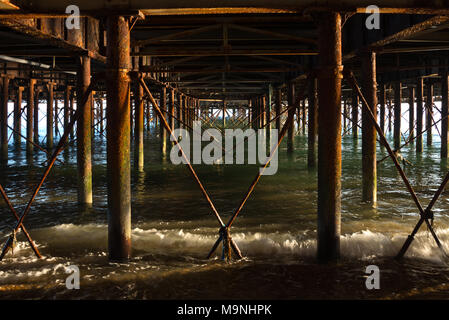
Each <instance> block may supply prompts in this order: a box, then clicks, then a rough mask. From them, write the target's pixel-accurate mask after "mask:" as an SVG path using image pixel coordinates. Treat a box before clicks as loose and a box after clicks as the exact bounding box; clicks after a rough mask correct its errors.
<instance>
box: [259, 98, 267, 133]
mask: <svg viewBox="0 0 449 320" xmlns="http://www.w3.org/2000/svg"><path fill="white" fill-rule="evenodd" d="M260 112H261V116H260V127H261V128H263V131H264V134H266V129H265V127H264V126H265V124H266V123H267V97H266V96H265V95H263V96H261V97H260Z"/></svg>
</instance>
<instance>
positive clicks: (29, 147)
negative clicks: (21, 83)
mask: <svg viewBox="0 0 449 320" xmlns="http://www.w3.org/2000/svg"><path fill="white" fill-rule="evenodd" d="M35 84H36V80H35V79H30V83H29V85H28V107H27V143H26V153H27V157H30V156H32V155H33V147H34V146H33V143H32V142H33V116H34V85H35Z"/></svg>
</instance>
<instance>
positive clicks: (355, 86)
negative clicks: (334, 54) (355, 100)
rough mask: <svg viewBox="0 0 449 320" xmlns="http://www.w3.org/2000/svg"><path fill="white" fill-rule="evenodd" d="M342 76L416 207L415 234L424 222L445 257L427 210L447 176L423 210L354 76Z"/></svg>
mask: <svg viewBox="0 0 449 320" xmlns="http://www.w3.org/2000/svg"><path fill="white" fill-rule="evenodd" d="M344 75H345V78H346V80H347V81H348V82H349V84H350V85H351V86H352V88H353V89H354V90H355V91H356V93H357V95H358V96H359V97H360V99H361V100H362V106H363V107H364V108H365V109H366V110H367V113H368V116H369V118H370V119H371V121H372V122H373V125H374V127H375V128H376V131H377V133H378V134H379V138H380V141H381V143H382V144H383V145H384V146H385V148H386V149H387V151H388V154H389V155H390V157H391V159H392V160H393V162H394V165H395V167H396V169H397V170H398V172H399V175H400V176H401V178H402V180H403V181H404V184H405V185H406V187H407V190H408V191H409V193H410V195H411V197H412V199H413V201H414V202H415V205H416V207H417V208H418V210H419V214H420V216H421V220H422V221H421V220H420V222H418V225H417V226H416V227H415V229H416V232H417V231H418V229H419V227H420V226H421V224H422V223H423V222H425V223H426V225H427V228H428V229H429V231H430V233H431V234H432V237H433V238H434V240H435V242H436V244H437V246H438V248H439V249H440V250H441V252H442V253H443V254H444V255H446V253H445V252H444V250H443V247H442V246H441V243H440V240H439V239H438V237H437V235H436V233H435V231H434V230H433V228H432V225H431V224H430V222H429V219H431V218H432V216H431V215H430V209H429V208H432V206H433V205H434V203H435V202H436V200H437V199H438V197H439V196H440V194H441V193H442V191H443V189H444V186H445V185H446V183H447V182H448V179H449V176H446V178H445V179H444V180H443V183H442V184H441V186H440V188H439V189H438V191H437V193H436V194H435V196H434V199H432V201H431V202H430V204H429V206H428V208H427V209H426V210H424V209H423V207H422V205H421V203H420V202H419V199H418V197H417V195H416V193H415V191H414V190H413V187H412V186H411V184H410V182H409V180H408V178H407V176H406V175H405V173H404V170H402V168H401V165H400V164H399V162H398V159H397V158H396V156H395V154H394V152H393V150H392V149H391V147H390V144H389V143H388V141H387V139H386V138H385V135H384V134H383V132H382V130H381V128H380V127H379V125H378V123H377V121H376V117H375V116H374V114H373V112H372V111H371V108H370V107H369V105H368V102H367V101H366V99H365V97H364V95H363V93H362V91H361V90H360V87H359V86H358V84H357V81H356V79H355V77H354V74H353V73H352V72H351V71H350V70H347V69H345V70H344ZM448 175H449V173H448ZM414 231H415V230H414ZM416 232H415V234H416ZM413 235H414V234H413ZM412 241H413V236H412V235H411V236H409V238H408V239H407V241H406V243H405V244H404V246H403V248H402V249H401V251H400V252H399V254H398V256H397V258H401V257H402V256H403V255H404V254H405V252H406V251H407V248H408V246H409V245H410V243H411V242H412ZM407 243H408V244H407Z"/></svg>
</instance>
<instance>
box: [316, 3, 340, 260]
mask: <svg viewBox="0 0 449 320" xmlns="http://www.w3.org/2000/svg"><path fill="white" fill-rule="evenodd" d="M319 17H320V19H319V20H317V22H318V25H319V26H318V30H319V41H318V43H319V51H320V55H319V63H320V72H319V75H318V81H319V82H318V88H319V93H318V100H319V103H320V112H319V113H318V229H317V236H318V251H317V257H318V261H320V262H330V261H335V260H337V259H339V257H340V232H341V231H340V229H341V221H340V219H341V218H340V216H341V181H340V179H341V79H342V69H343V66H342V54H341V16H340V14H339V13H335V12H326V13H323V14H320V16H319Z"/></svg>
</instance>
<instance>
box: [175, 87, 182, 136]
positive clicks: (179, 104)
mask: <svg viewBox="0 0 449 320" xmlns="http://www.w3.org/2000/svg"><path fill="white" fill-rule="evenodd" d="M181 114H182V94H181V93H180V92H179V93H178V105H177V107H176V117H177V118H178V121H177V128H182V124H181V120H182V119H181Z"/></svg>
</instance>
